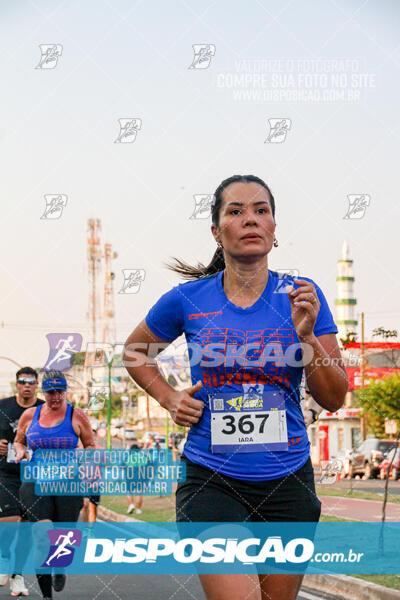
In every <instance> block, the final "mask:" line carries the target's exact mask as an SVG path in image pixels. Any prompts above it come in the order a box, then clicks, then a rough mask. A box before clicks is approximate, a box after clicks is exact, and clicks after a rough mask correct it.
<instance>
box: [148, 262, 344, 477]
mask: <svg viewBox="0 0 400 600" xmlns="http://www.w3.org/2000/svg"><path fill="white" fill-rule="evenodd" d="M268 272H269V277H268V282H267V285H266V287H265V289H264V291H263V293H262V295H261V296H260V298H259V299H258V300H257V302H255V303H254V304H253V305H252V306H249V307H248V308H241V307H239V306H236V305H235V304H234V303H232V302H231V301H230V300H228V298H227V296H226V294H225V291H224V288H223V273H224V272H223V271H220V272H218V273H216V274H215V275H208V276H206V277H202V278H200V279H197V280H195V281H189V282H186V283H182V284H179V285H176V286H174V287H173V288H172V289H171V290H170V291H168V292H166V293H165V294H164V295H163V296H161V298H160V299H159V300H158V301H157V302H156V303H155V304H154V306H153V307H152V308H151V309H150V310H149V312H148V314H147V316H146V323H147V325H148V327H149V328H150V330H151V331H152V332H153V333H154V334H155V335H156V336H158V337H159V338H161V339H163V340H165V341H167V342H172V341H173V340H175V339H176V338H177V337H179V336H180V335H181V334H182V333H184V334H185V337H186V342H187V344H188V349H189V357H190V370H191V378H192V383H193V384H195V383H196V382H197V381H198V380H201V381H202V383H203V386H202V388H201V390H200V391H199V392H196V394H195V396H194V397H195V398H196V399H198V400H202V401H203V402H204V410H203V414H202V417H201V419H200V420H199V422H198V423H197V424H195V425H192V427H191V428H190V430H189V434H188V438H187V441H186V444H185V447H184V455H185V456H186V457H187V458H188V459H189V460H191V461H192V462H194V463H197V464H200V465H202V466H204V467H207V468H210V469H212V470H215V471H218V472H221V473H223V474H224V475H228V476H229V477H234V478H237V479H245V480H251V481H262V480H268V479H277V478H279V477H283V476H285V475H287V474H290V473H293V472H294V471H297V470H298V469H300V468H301V467H302V466H303V465H304V464H305V463H306V462H307V460H308V457H309V448H310V442H309V440H308V436H307V430H306V426H305V423H304V418H303V415H302V412H301V407H300V390H299V386H300V382H301V378H302V374H303V368H304V367H303V366H301V365H300V366H299V364H298V362H299V361H300V359H301V355H302V352H301V350H300V349H299V348H300V345H299V339H298V337H297V334H296V330H295V328H294V326H293V322H292V317H291V307H290V300H289V297H288V295H287V293H286V290H285V286H286V283H285V284H284V286H283V287H282V276H279V274H278V273H277V272H275V271H271V270H269V271H268ZM301 279H305V280H307V281H310V282H311V283H313V284H314V286H315V289H316V291H317V294H318V298H319V301H320V304H321V306H320V310H319V313H318V316H317V320H316V323H315V327H314V334H315V335H316V336H320V335H324V334H327V333H337V332H338V330H337V327H336V325H335V322H334V320H333V317H332V314H331V311H330V309H329V306H328V304H327V301H326V299H325V297H324V295H323V293H322V291H321V289H320V288H319V287H318V286H317V285H316V284H315V283H314V281H312V279H309V278H308V277H301ZM286 281H287V280H285V282H286ZM287 283H289V284H290V283H292V281H288V282H287ZM294 287H299V286H298V285H297V284H295V285H294ZM296 344H297V346H296ZM215 357H218V358H217V359H216V360H213V359H215ZM271 392H274V394H271ZM260 394H261V396H263V397H264V398H266V399H267V400H266V403H264V404H262V402H263V401H262V400H260ZM272 396H273V397H275V396H276V398H278V397H279V401H278V400H277V401H276V402H275V404H274V401H272V404H271V397H272ZM257 398H258V399H257ZM282 398H283V400H282ZM259 402H261V404H259ZM282 402H283V405H282ZM246 407H247V408H246ZM249 407H250V408H249ZM280 409H286V413H285V415H286V431H287V441H286V442H284V443H282V441H281V442H279V440H278V441H277V439H275V442H276V443H273V444H265V445H263V444H261V445H260V444H256V443H254V442H255V441H257V439H258V440H260V439H261V438H260V436H261V437H262V435H264V429H263V428H264V426H265V427H266V429H265V430H267V427H268V426H269V427H270V428H271V424H274V425H273V427H272V429H273V430H271V429H270V430H269V434H268V435H269V436H271V435H272V436H276V435H277V433H276V432H277V430H278V421H277V420H274V419H275V417H277V415H278V413H279V415H280V416H282V414H283V411H282V410H280ZM218 411H222V414H218ZM266 411H269V412H266ZM273 411H278V412H277V414H276V415H274V414H273ZM243 413H246V415H248V414H250V413H251V414H250V417H249V416H244V417H242V423H241V424H240V423H239V422H238V420H239V419H240V418H241V415H243ZM263 415H264V416H265V415H268V416H270V417H271V418H270V419H269V422H267V421H266V419H264V418H263ZM266 418H268V417H266ZM221 419H222V420H221ZM225 419H226V421H225ZM252 419H253V422H252V423H250V421H251V420H252ZM212 420H214V421H215V423H214V425H213V426H214V427H216V429H215V431H217V430H218V432H217V433H218V436H219V437H221V434H220V433H219V429H218V428H221V427H222V426H223V427H224V436H225V438H224V439H231V438H235V440H236V441H238V439H239V438H237V437H236V436H237V435H239V434H238V429H237V428H238V427H239V428H240V426H241V431H242V432H243V433H242V434H241V438H240V443H238V444H237V445H234V446H230V445H225V446H224V445H217V434H216V433H215V437H214V438H213V444H212V443H211V442H212V439H211V421H212ZM221 423H223V425H221ZM280 426H281V425H279V427H280ZM282 427H283V425H282ZM251 428H253V429H252V431H253V432H255V433H256V434H257V435H258V438H256V437H254V438H253V437H252V435H253V434H250V435H248V432H249V430H250V429H251ZM234 430H235V433H234V434H233V435H231V437H229V435H227V434H228V433H232V432H233V431H234ZM260 430H261V431H262V434H261V433H260ZM284 433H285V432H283V433H282V434H280V435H284ZM225 434H226V435H225ZM213 435H214V434H213ZM269 439H271V438H269ZM247 440H253V444H252V443H251V442H250V441H249V442H248V443H247ZM218 443H221V442H220V440H219V438H218ZM253 448H254V450H255V451H253Z"/></svg>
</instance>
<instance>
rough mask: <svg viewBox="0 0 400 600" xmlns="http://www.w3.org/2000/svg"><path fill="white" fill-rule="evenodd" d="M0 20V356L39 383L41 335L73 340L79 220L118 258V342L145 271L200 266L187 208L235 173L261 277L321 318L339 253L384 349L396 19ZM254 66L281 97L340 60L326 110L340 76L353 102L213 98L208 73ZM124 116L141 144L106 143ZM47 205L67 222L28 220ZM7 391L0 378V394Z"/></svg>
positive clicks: (318, 8)
mask: <svg viewBox="0 0 400 600" xmlns="http://www.w3.org/2000/svg"><path fill="white" fill-rule="evenodd" d="M0 14H1V22H0V29H1V36H0V61H1V71H2V83H3V85H2V94H1V106H2V110H1V116H0V142H1V145H0V148H1V165H2V176H1V178H0V186H1V198H2V211H1V217H0V220H1V223H2V234H1V241H0V243H1V255H2V264H1V271H0V277H1V285H2V290H3V292H2V295H1V299H0V308H1V310H0V334H1V346H0V354H1V356H7V357H9V358H12V359H14V360H16V361H17V362H18V363H21V364H23V365H25V364H31V365H34V366H40V365H44V363H45V361H46V358H47V355H48V344H47V340H46V338H45V335H46V333H49V332H57V331H59V332H68V331H71V332H72V331H79V332H81V333H82V334H83V335H84V337H85V338H86V331H87V322H86V312H87V303H88V299H87V298H88V287H87V272H86V232H85V226H86V220H87V219H88V218H89V217H96V218H99V219H101V221H102V225H103V231H102V242H103V243H104V242H111V243H112V244H113V247H114V249H115V250H116V251H117V252H118V259H117V260H115V261H114V270H115V272H116V279H115V291H116V315H117V338H118V340H119V341H124V340H125V338H126V337H127V335H128V334H129V332H130V331H131V330H132V329H133V328H134V326H135V325H136V323H137V322H138V321H139V320H141V319H142V318H143V316H145V314H146V313H147V311H148V309H149V308H150V306H151V305H152V304H153V303H154V302H155V301H156V300H157V299H158V298H159V296H160V295H161V294H162V293H163V292H165V291H167V290H168V289H169V288H170V287H172V286H173V285H175V284H176V283H177V282H178V281H179V278H178V277H177V276H175V275H174V274H173V273H171V272H170V271H168V270H167V269H166V268H164V266H163V262H164V261H167V260H169V258H170V257H171V256H178V257H180V258H182V259H184V260H186V261H189V262H192V263H193V262H196V261H197V260H201V261H202V262H208V261H209V259H210V258H211V256H212V254H213V252H214V249H215V242H214V239H213V237H212V235H211V232H210V220H193V219H189V217H190V215H191V214H192V212H193V207H194V200H193V195H194V194H205V193H212V192H213V191H214V190H215V188H216V187H217V185H218V184H219V183H220V181H221V180H223V179H225V178H226V177H229V176H230V175H232V174H236V173H242V174H245V173H252V174H255V175H258V176H259V177H261V178H263V179H264V180H265V181H266V182H267V183H268V184H269V185H270V187H271V189H272V191H273V193H274V196H275V199H276V205H277V214H276V219H277V225H278V226H277V231H276V236H277V238H278V241H279V247H278V248H277V249H273V251H272V252H271V255H270V261H269V267H270V268H273V269H278V268H290V269H292V268H296V269H298V270H299V271H300V274H301V275H304V276H308V277H312V278H313V279H314V280H315V281H316V282H317V283H318V284H319V285H320V287H321V288H322V290H323V291H324V293H325V295H326V297H327V299H328V302H329V304H330V306H331V309H332V311H334V298H335V295H336V281H335V277H336V261H337V259H338V258H339V257H340V253H341V247H342V243H343V240H344V239H345V238H347V239H348V241H349V245H350V257H351V258H353V259H354V274H355V277H356V283H355V292H356V297H357V299H358V305H357V313H360V312H361V310H364V312H365V315H366V334H367V339H368V338H369V336H370V333H371V331H372V329H373V328H374V327H377V326H381V325H382V326H384V327H387V328H391V329H392V328H398V329H399V330H400V309H399V303H398V295H399V294H398V292H399V278H398V264H397V263H398V249H399V245H398V238H399V235H398V223H399V203H398V199H397V197H396V194H397V185H396V184H395V179H397V176H398V156H399V155H398V149H399V131H398V106H399V84H398V81H399V67H400V46H399V33H398V32H399V30H400V7H399V5H398V3H397V2H396V1H394V0H393V1H389V0H384V1H382V0H370V1H369V2H368V1H365V0H326V1H325V0H324V1H321V2H315V0H310V1H307V0H303V1H302V2H287V3H282V1H281V0H268V2H267V1H262V0H256V1H251V2H248V3H246V4H244V3H242V2H231V1H228V0H222V1H219V2H212V3H208V2H206V3H201V4H199V3H198V2H196V1H194V0H191V1H189V0H184V1H176V2H172V3H163V2H161V1H158V2H144V1H139V2H131V1H129V2H128V1H114V0H108V1H107V2H104V1H102V0H100V1H96V2H94V1H91V2H85V3H81V2H77V1H72V0H69V1H64V2H60V3H57V2H54V1H53V0H52V1H48V2H47V1H39V0H37V1H36V2H29V1H24V0H20V1H19V2H18V3H16V2H12V1H11V0H9V1H8V2H3V3H2V4H1V13H0ZM46 43H54V44H61V45H62V46H63V51H62V56H61V57H60V58H59V61H58V64H57V66H56V68H54V69H47V70H45V69H35V66H36V65H37V64H38V62H39V59H40V51H39V44H46ZM203 43H204V44H206V43H209V44H214V45H215V48H216V52H215V56H214V57H213V58H212V60H211V63H210V66H209V67H208V68H207V69H189V68H188V67H189V65H190V64H191V62H192V58H193V50H192V45H193V44H203ZM256 59H260V60H264V61H269V63H268V65H269V67H268V68H269V69H270V70H275V80H274V81H275V82H276V81H279V83H280V85H281V87H282V88H283V89H286V90H290V89H291V88H289V87H288V86H290V85H291V81H290V79H287V76H288V74H289V68H291V67H290V65H292V66H293V65H294V71H292V75H293V76H294V77H295V80H296V81H298V79H297V78H298V77H299V76H300V77H301V76H302V74H301V69H302V66H301V65H299V63H297V62H296V61H299V60H302V59H307V60H315V59H324V60H326V61H328V62H327V64H328V65H331V66H332V64H333V63H332V61H333V60H335V59H343V60H348V61H354V62H353V65H356V67H355V69H354V70H353V72H350V70H347V72H346V77H347V84H346V85H345V88H344V90H345V93H346V94H347V93H348V92H349V90H350V89H351V84H352V83H353V79H352V75H356V76H359V75H360V74H368V75H367V77H366V78H365V85H366V87H363V88H362V89H358V88H357V89H358V91H359V93H360V98H359V101H358V102H350V101H348V100H341V99H340V98H336V99H335V100H333V101H332V102H330V103H329V102H322V101H319V102H310V101H308V102H300V101H293V100H288V99H286V100H283V101H277V100H275V101H273V100H269V101H268V100H263V101H260V100H257V99H256V98H250V99H249V98H247V99H243V98H242V99H238V98H237V97H235V96H234V94H235V92H236V93H237V91H238V90H240V89H242V88H240V87H238V86H237V87H236V88H232V87H224V86H223V82H224V81H228V79H227V77H226V74H227V73H231V74H234V73H236V74H238V73H240V72H241V73H243V72H244V71H240V69H241V68H243V63H240V61H243V60H249V61H255V60H256ZM291 60H293V61H294V62H292V63H291V62H287V61H291ZM252 64H253V65H254V64H255V63H254V62H253V63H252ZM308 64H311V63H308ZM313 64H315V63H313ZM278 65H281V68H282V71H281V73H280V77H281V79H280V80H278V79H277V78H276V69H277V68H278ZM282 65H283V67H282ZM266 68H267V67H266ZM303 71H304V67H303ZM264 72H265V73H266V74H267V76H268V77H269V78H270V79H269V80H270V81H272V79H271V77H272V76H271V73H270V72H269V73H268V72H267V71H264ZM324 73H325V74H326V73H327V72H326V71H324ZM327 76H328V77H330V74H329V73H328V74H327ZM285 77H286V80H285ZM300 81H301V80H300ZM303 81H304V80H303ZM358 81H359V80H358ZM321 82H323V80H322V79H321V78H319V79H318V81H317V82H316V83H315V86H314V87H312V88H311V90H318V89H319V90H320V91H321V90H322V87H321V86H322V85H323V83H321ZM271 85H272V83H271ZM285 85H286V88H285V87H284V86H285ZM256 89H259V88H256ZM303 89H305V88H303ZM246 90H250V92H251V93H252V90H253V84H252V83H251V82H250V83H249V84H248V85H247V88H246ZM307 91H310V88H307ZM336 91H337V92H339V91H340V90H336ZM124 117H129V118H132V117H135V118H140V119H141V120H142V128H141V130H140V131H139V132H138V135H137V138H136V140H135V142H134V143H131V144H115V143H113V142H114V140H115V139H116V137H117V135H118V132H119V126H118V119H119V118H124ZM270 118H288V119H291V129H290V131H289V132H288V134H287V137H286V140H285V141H284V142H283V143H277V144H274V143H264V141H265V139H266V137H267V135H268V132H269V127H268V119H270ZM53 193H54V194H55V193H57V194H66V195H67V196H68V203H67V206H66V208H65V209H64V211H63V214H62V216H61V218H60V219H59V220H53V221H50V220H43V219H40V217H41V215H42V214H43V210H44V206H45V201H44V194H53ZM360 193H365V194H369V195H370V197H371V203H370V206H369V207H368V208H367V210H366V213H365V216H364V217H363V218H362V219H360V220H354V219H351V220H350V219H349V220H344V219H343V217H344V215H345V214H346V211H347V205H348V202H347V195H348V194H360ZM396 249H397V250H396ZM135 268H142V269H145V271H146V278H145V281H144V282H143V284H142V286H141V289H140V292H139V293H137V294H125V295H124V294H118V293H117V292H118V290H119V289H120V288H121V285H122V282H123V276H122V269H135ZM14 373H15V368H14V367H13V365H11V364H10V363H9V362H6V361H4V360H2V361H1V363H0V393H1V394H3V395H6V394H7V393H8V392H9V389H8V381H10V379H13V378H14Z"/></svg>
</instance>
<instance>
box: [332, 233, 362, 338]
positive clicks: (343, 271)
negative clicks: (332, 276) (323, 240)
mask: <svg viewBox="0 0 400 600" xmlns="http://www.w3.org/2000/svg"><path fill="white" fill-rule="evenodd" d="M336 281H337V298H336V300H335V305H336V325H337V328H338V330H339V331H338V338H339V339H340V338H345V337H346V335H347V334H348V333H349V332H350V331H354V332H356V331H357V325H358V321H357V319H356V317H355V305H356V304H357V300H356V299H355V297H354V276H353V261H352V260H351V259H349V245H348V243H347V241H344V242H343V246H342V258H341V260H338V276H337V277H336Z"/></svg>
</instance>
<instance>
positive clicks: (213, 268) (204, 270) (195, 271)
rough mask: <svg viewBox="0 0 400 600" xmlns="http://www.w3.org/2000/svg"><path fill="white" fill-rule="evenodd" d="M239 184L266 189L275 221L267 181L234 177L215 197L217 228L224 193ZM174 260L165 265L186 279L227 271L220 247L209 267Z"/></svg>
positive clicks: (221, 186) (273, 201) (247, 177)
mask: <svg viewBox="0 0 400 600" xmlns="http://www.w3.org/2000/svg"><path fill="white" fill-rule="evenodd" d="M237 182H239V183H258V184H259V185H262V187H263V188H265V189H266V190H267V192H268V194H269V198H270V202H271V209H272V216H273V218H274V219H275V199H274V197H273V195H272V193H271V190H270V189H269V187H268V186H267V184H266V183H265V181H263V180H262V179H260V178H259V177H256V176H255V175H232V177H228V179H224V181H222V182H221V183H220V184H219V186H218V187H217V189H216V190H215V193H214V196H213V200H212V204H211V219H212V223H213V225H214V226H215V227H218V226H219V215H220V211H221V206H222V200H223V198H222V192H223V191H224V190H225V189H226V188H227V187H228V185H230V184H231V183H237ZM172 259H173V260H174V261H175V264H168V263H165V264H166V267H167V268H168V269H171V271H174V272H175V273H179V274H180V275H182V277H183V278H184V279H199V278H200V277H206V276H207V275H214V274H215V273H218V272H219V271H223V270H224V269H225V260H224V253H223V250H222V248H220V247H218V248H217V249H216V251H215V252H214V256H213V257H212V259H211V262H210V264H209V265H207V266H205V265H203V263H198V264H197V266H196V267H193V266H191V265H188V264H187V263H185V262H183V261H182V260H180V259H179V258H175V257H174V256H173V257H172Z"/></svg>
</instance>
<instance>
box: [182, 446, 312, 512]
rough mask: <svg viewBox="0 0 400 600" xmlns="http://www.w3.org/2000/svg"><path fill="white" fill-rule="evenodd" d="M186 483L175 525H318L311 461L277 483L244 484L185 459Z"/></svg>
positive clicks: (246, 482) (242, 481)
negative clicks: (197, 523)
mask: <svg viewBox="0 0 400 600" xmlns="http://www.w3.org/2000/svg"><path fill="white" fill-rule="evenodd" d="M182 460H183V461H184V462H185V464H186V481H182V482H179V484H178V487H177V490H176V520H177V522H184V521H186V522H191V521H193V522H214V521H218V522H233V521H242V522H243V521H251V522H253V521H262V522H265V521H266V522H270V521H276V522H286V521H297V522H318V521H319V518H320V515H321V502H320V501H319V499H318V497H317V495H316V492H315V485H314V470H313V467H312V464H311V459H310V458H308V460H307V462H306V463H305V464H304V465H303V466H302V467H301V468H300V469H298V470H297V471H295V472H294V473H292V474H290V475H286V476H285V477H281V478H279V479H270V480H267V481H248V480H247V481H246V480H243V479H234V478H232V477H228V476H226V475H222V474H219V473H217V472H215V471H212V470H211V469H207V468H206V467H203V466H200V465H198V464H195V463H193V462H192V461H190V460H189V459H187V458H186V457H185V456H182Z"/></svg>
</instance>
